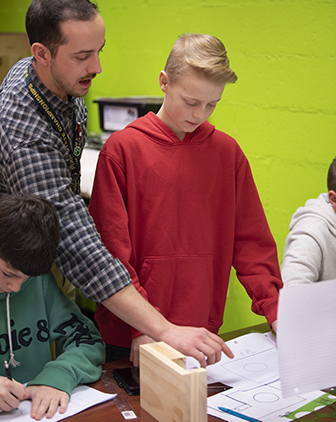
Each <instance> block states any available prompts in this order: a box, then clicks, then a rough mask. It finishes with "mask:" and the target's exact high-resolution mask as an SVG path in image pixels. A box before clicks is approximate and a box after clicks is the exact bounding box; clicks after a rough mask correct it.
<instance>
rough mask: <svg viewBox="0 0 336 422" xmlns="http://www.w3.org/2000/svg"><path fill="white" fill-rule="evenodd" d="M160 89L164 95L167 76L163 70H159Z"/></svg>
mask: <svg viewBox="0 0 336 422" xmlns="http://www.w3.org/2000/svg"><path fill="white" fill-rule="evenodd" d="M159 82H160V88H161V91H162V92H164V93H166V92H167V84H168V76H167V73H166V72H165V71H164V70H161V72H160V76H159Z"/></svg>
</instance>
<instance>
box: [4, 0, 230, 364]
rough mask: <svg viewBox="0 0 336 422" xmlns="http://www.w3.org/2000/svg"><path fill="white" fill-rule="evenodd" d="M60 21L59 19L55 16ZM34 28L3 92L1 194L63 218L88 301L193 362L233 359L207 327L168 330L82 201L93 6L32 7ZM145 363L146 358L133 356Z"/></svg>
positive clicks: (94, 57)
mask: <svg viewBox="0 0 336 422" xmlns="http://www.w3.org/2000/svg"><path fill="white" fill-rule="evenodd" d="M56 17H57V18H56ZM26 29H27V33H28V36H29V40H30V43H31V45H32V54H33V57H29V58H25V59H22V60H21V61H19V62H18V63H17V64H15V65H14V66H13V68H12V69H11V70H10V71H9V73H8V74H7V76H6V78H5V79H4V81H3V83H2V85H1V88H0V116H1V120H0V163H1V164H0V190H1V191H8V192H19V191H28V192H31V193H34V194H39V195H42V196H44V197H45V198H47V199H48V200H49V201H51V202H52V204H53V205H54V207H55V209H56V210H57V212H58V214H59V219H60V226H61V232H60V237H61V240H60V243H59V246H58V251H57V257H56V259H55V262H56V264H57V266H58V267H59V268H60V269H61V271H62V273H63V274H64V275H65V276H66V277H67V278H68V279H69V280H70V281H71V283H73V284H74V285H75V286H76V287H78V288H80V289H81V291H82V294H83V295H84V296H85V297H88V298H90V299H92V300H94V301H96V302H98V303H103V304H104V305H105V306H106V307H107V308H108V309H109V310H110V311H111V312H113V313H114V314H116V315H117V316H119V317H120V318H121V319H122V320H124V321H125V322H126V323H127V324H129V325H131V326H132V327H134V328H136V329H137V330H141V332H140V331H139V335H140V334H141V333H145V334H147V335H148V336H150V337H152V338H153V339H154V340H162V341H165V342H167V343H169V344H171V345H172V346H173V347H175V348H176V349H178V350H180V351H181V352H182V353H184V354H188V355H191V356H194V357H195V358H196V359H198V360H199V361H200V363H201V364H202V366H205V365H206V358H205V357H207V358H208V361H207V363H208V364H209V363H214V362H215V361H218V360H219V359H220V355H221V351H224V352H225V353H227V354H230V350H229V349H228V347H227V346H226V345H225V343H224V342H223V341H222V340H221V339H220V338H219V337H218V336H216V335H214V334H212V333H210V332H209V331H207V330H206V329H204V328H195V327H179V326H176V325H173V324H171V323H169V322H168V321H167V320H166V319H165V318H164V317H163V316H162V315H161V314H160V313H159V312H158V311H156V310H155V308H153V307H152V306H151V305H150V304H149V303H148V302H147V301H145V300H144V299H143V298H142V296H141V295H140V294H139V293H138V292H137V291H136V289H135V288H134V287H133V285H132V280H131V279H130V276H129V274H128V272H127V270H126V269H125V267H124V266H123V265H122V264H121V262H120V261H119V260H118V259H117V258H114V257H112V256H111V255H110V253H109V252H108V251H107V250H106V248H105V247H104V245H103V244H102V242H101V240H100V236H99V234H98V232H97V230H96V228H95V225H94V223H93V220H92V219H91V217H90V215H89V213H88V211H87V208H86V206H85V203H84V201H83V200H82V198H81V197H80V195H79V190H78V186H79V175H80V171H79V161H80V155H81V151H82V148H83V146H84V144H85V139H86V135H87V109H86V107H85V104H84V101H83V98H82V97H83V96H84V95H85V94H86V93H87V92H88V89H89V87H90V85H91V81H92V79H93V78H94V77H95V76H96V74H98V73H100V72H101V67H100V61H99V54H100V52H101V50H102V48H103V46H104V44H105V26H104V22H103V19H102V18H101V16H100V14H99V13H98V11H97V8H96V5H94V4H93V3H91V2H90V1H89V0H59V1H57V2H54V1H49V0H33V1H32V3H31V5H30V7H29V9H28V12H27V15H26ZM132 359H133V363H134V364H135V365H138V353H135V354H133V356H132Z"/></svg>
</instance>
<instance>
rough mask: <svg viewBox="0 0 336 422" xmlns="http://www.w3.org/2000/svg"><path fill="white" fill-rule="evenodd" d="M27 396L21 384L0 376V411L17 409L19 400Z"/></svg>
mask: <svg viewBox="0 0 336 422" xmlns="http://www.w3.org/2000/svg"><path fill="white" fill-rule="evenodd" d="M26 398H28V394H27V393H26V390H25V388H24V386H23V385H22V384H20V383H19V382H16V381H15V380H9V379H8V378H5V377H0V412H10V411H11V410H12V409H17V408H18V407H19V405H20V401H22V400H24V399H26Z"/></svg>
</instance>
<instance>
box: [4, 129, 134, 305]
mask: <svg viewBox="0 0 336 422" xmlns="http://www.w3.org/2000/svg"><path fill="white" fill-rule="evenodd" d="M33 135H34V134H33ZM45 136H47V135H43V133H42V134H40V136H38V134H37V133H36V138H35V139H36V140H35V141H31V140H30V141H29V142H27V143H24V142H22V143H20V145H19V146H18V147H17V148H13V152H12V155H11V156H10V157H9V163H8V166H7V177H8V179H9V185H10V186H11V188H12V189H13V191H29V192H31V193H34V194H39V195H42V196H44V197H45V198H47V199H48V200H50V201H51V203H52V204H53V205H54V207H55V209H56V211H57V212H58V215H59V221H60V243H59V246H58V250H57V257H56V259H55V261H56V263H57V265H58V266H59V268H60V269H61V271H62V272H63V274H64V275H65V276H66V277H67V278H68V279H69V281H70V282H71V283H73V284H74V285H75V286H76V287H78V288H80V289H81V291H82V294H83V295H84V296H85V297H89V298H90V299H92V300H94V301H96V302H102V301H103V300H105V299H107V298H109V297H111V296H112V295H113V294H115V293H116V292H118V291H119V290H121V289H122V288H124V287H125V286H126V285H128V284H129V283H130V282H131V280H130V276H129V274H128V272H127V270H126V269H125V267H124V266H123V265H122V264H121V262H120V261H119V260H118V259H116V258H114V257H112V256H111V254H110V253H109V252H108V251H107V249H106V248H105V247H104V245H103V243H102V242H101V239H100V236H99V234H98V232H97V230H96V227H95V225H94V223H93V220H92V218H91V216H90V214H89V212H88V210H87V208H86V205H85V203H84V201H83V199H82V198H81V197H80V196H79V195H76V194H74V193H73V192H72V190H71V188H70V182H71V177H70V171H69V168H68V166H67V163H66V161H65V160H64V154H67V152H66V151H65V150H64V149H65V146H64V145H63V144H62V142H61V141H60V140H59V139H58V137H57V136H56V135H55V137H54V139H52V141H53V142H42V141H40V140H39V139H40V138H42V139H43V137H45ZM49 136H50V134H49Z"/></svg>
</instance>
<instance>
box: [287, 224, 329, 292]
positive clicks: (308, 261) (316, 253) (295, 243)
mask: <svg viewBox="0 0 336 422" xmlns="http://www.w3.org/2000/svg"><path fill="white" fill-rule="evenodd" d="M322 257H323V255H322V251H321V248H320V246H319V244H318V242H317V241H316V239H314V237H313V236H311V235H309V233H307V232H304V231H302V230H295V229H294V230H293V231H291V232H290V233H289V234H288V236H287V239H286V245H285V250H284V256H283V260H282V264H281V275H282V279H283V281H284V284H285V287H288V286H297V285H300V284H311V283H314V282H316V281H318V279H319V275H320V270H321V266H322Z"/></svg>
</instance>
